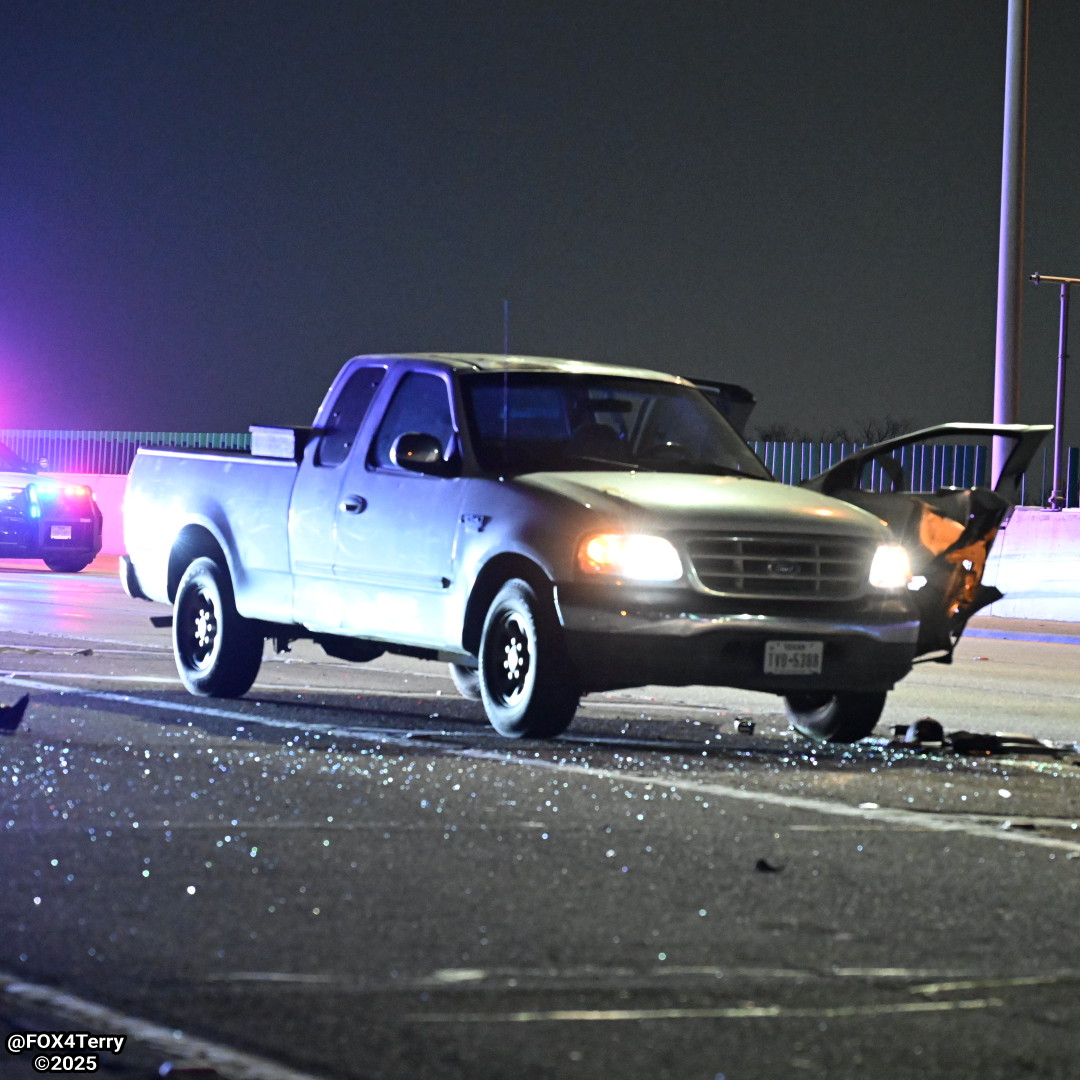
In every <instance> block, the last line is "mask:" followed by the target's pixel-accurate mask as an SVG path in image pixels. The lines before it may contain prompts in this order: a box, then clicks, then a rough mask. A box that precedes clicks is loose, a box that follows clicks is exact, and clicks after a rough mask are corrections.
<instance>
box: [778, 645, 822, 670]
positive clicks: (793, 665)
mask: <svg viewBox="0 0 1080 1080" xmlns="http://www.w3.org/2000/svg"><path fill="white" fill-rule="evenodd" d="M824 655H825V643H824V642H823V641H766V642H765V674H766V675H820V674H821V661H822V658H823V657H824Z"/></svg>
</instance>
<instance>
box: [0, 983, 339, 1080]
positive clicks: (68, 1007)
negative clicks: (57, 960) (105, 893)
mask: <svg viewBox="0 0 1080 1080" xmlns="http://www.w3.org/2000/svg"><path fill="white" fill-rule="evenodd" d="M0 994H3V995H4V996H6V997H8V998H11V999H12V1000H13V1001H16V1002H19V1003H21V1004H22V1005H23V1007H25V1006H26V1005H35V1006H39V1007H44V1008H46V1009H48V1010H50V1011H54V1012H57V1013H60V1014H61V1015H63V1016H65V1017H69V1018H70V1019H71V1020H72V1021H74V1022H76V1023H78V1024H79V1025H80V1026H81V1027H83V1028H88V1029H93V1030H96V1031H98V1032H106V1031H107V1032H109V1033H110V1034H115V1035H127V1036H128V1037H129V1038H130V1039H131V1040H132V1041H134V1042H137V1043H139V1044H140V1045H141V1046H144V1047H149V1048H150V1049H151V1050H154V1051H157V1052H159V1053H160V1054H161V1055H162V1058H163V1059H164V1060H168V1061H173V1062H180V1061H183V1062H185V1063H190V1062H197V1063H198V1064H200V1065H203V1066H209V1067H212V1068H213V1069H214V1070H215V1072H216V1073H217V1075H219V1076H221V1077H223V1078H224V1080H323V1078H322V1077H320V1076H318V1075H316V1074H314V1073H307V1072H300V1071H299V1070H297V1069H290V1068H288V1067H286V1066H284V1065H278V1064H276V1063H275V1062H273V1061H270V1060H268V1059H267V1058H262V1057H256V1056H255V1055H254V1054H245V1053H243V1052H242V1051H240V1050H234V1049H233V1048H232V1047H230V1046H223V1045H222V1044H221V1043H215V1042H210V1041H209V1040H207V1039H198V1038H195V1037H194V1036H192V1035H185V1034H184V1032H182V1031H178V1030H177V1029H176V1028H171V1027H164V1026H162V1025H161V1024H154V1023H151V1022H150V1021H148V1020H143V1019H141V1018H139V1017H137V1016H128V1015H126V1014H125V1013H121V1012H117V1011H116V1010H115V1009H110V1008H108V1007H107V1006H105V1005H98V1004H96V1003H95V1002H93V1001H87V1000H86V999H85V998H81V997H76V996H75V995H74V994H68V993H65V992H64V991H62V990H57V989H55V988H54V987H51V986H41V985H39V984H37V983H28V982H23V981H22V980H21V979H18V978H16V977H15V976H14V975H9V974H7V973H5V972H0Z"/></svg>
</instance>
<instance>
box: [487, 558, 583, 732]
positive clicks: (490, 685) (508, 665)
mask: <svg viewBox="0 0 1080 1080" xmlns="http://www.w3.org/2000/svg"><path fill="white" fill-rule="evenodd" d="M479 681H480V696H481V699H482V701H483V703H484V711H485V712H486V713H487V716H488V720H490V721H491V726H492V727H493V728H494V729H495V730H496V731H497V732H498V733H499V734H500V735H505V736H506V737H507V738H511V739H523V738H528V739H550V738H554V737H555V736H556V735H561V734H562V733H563V732H564V731H565V730H566V729H567V728H568V727H569V726H570V722H571V721H572V720H573V718H574V713H575V712H576V711H577V706H578V701H579V700H580V698H581V692H580V690H579V689H578V683H577V678H576V677H575V675H574V672H573V670H572V668H571V665H570V661H569V658H568V657H567V654H566V648H565V645H564V642H563V637H562V628H561V627H560V626H559V622H558V619H557V618H556V616H555V607H554V604H552V602H551V600H550V599H548V598H547V597H543V598H542V597H540V596H538V595H537V593H536V590H534V589H533V587H532V586H531V585H530V584H529V583H528V582H526V581H522V580H521V579H519V578H514V579H511V580H510V581H508V582H507V583H506V584H505V585H504V586H503V587H502V588H501V589H500V590H499V592H498V594H497V595H496V597H495V599H494V600H493V601H492V602H491V607H490V608H489V609H488V613H487V617H486V618H485V620H484V629H483V634H482V635H481V638H480V680H479Z"/></svg>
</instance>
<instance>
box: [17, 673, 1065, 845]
mask: <svg viewBox="0 0 1080 1080" xmlns="http://www.w3.org/2000/svg"><path fill="white" fill-rule="evenodd" d="M7 681H8V682H11V683H13V684H14V685H17V686H20V687H24V688H26V689H31V690H32V689H39V690H47V691H53V692H60V693H63V692H64V691H63V688H62V687H57V686H53V685H50V684H49V683H37V682H36V681H35V680H33V679H23V678H17V679H11V680H7ZM81 693H84V694H85V695H86V696H87V697H94V698H99V699H101V700H103V701H116V702H121V703H123V704H125V705H138V706H140V707H143V708H148V709H160V710H164V711H166V712H181V713H194V714H196V715H199V716H210V717H216V718H219V719H224V720H234V721H238V722H240V723H243V724H262V725H264V726H266V727H278V728H285V729H301V730H304V731H312V732H318V733H320V734H328V735H335V736H339V737H341V738H348V739H352V740H354V741H363V742H370V743H374V744H378V745H381V746H398V747H411V748H415V746H416V745H417V744H416V741H415V740H414V739H411V738H409V737H408V735H407V734H404V735H403V734H400V733H397V732H395V731H381V730H374V731H373V730H370V729H368V730H364V729H359V730H357V729H354V728H349V727H341V726H340V725H331V724H312V723H307V722H301V721H297V720H278V719H275V718H273V717H269V716H259V715H252V714H251V713H243V712H235V711H233V710H231V709H219V708H217V707H216V706H212V705H210V704H208V703H207V704H202V703H199V704H194V703H192V704H188V703H187V702H171V703H170V702H164V701H155V700H154V699H153V698H140V697H134V696H132V695H129V694H111V693H108V692H105V691H100V690H84V691H81ZM402 696H406V697H407V696H408V695H402ZM553 745H556V746H557V744H553ZM455 753H456V754H457V756H458V757H461V758H463V759H465V760H468V761H471V760H480V761H493V762H499V763H502V764H506V763H507V762H510V761H513V762H516V763H518V764H520V765H522V766H525V767H529V768H534V769H547V770H550V771H552V772H565V773H572V774H574V775H576V776H584V777H588V778H590V779H593V780H604V781H609V782H614V783H619V784H625V785H633V786H635V787H645V788H650V789H651V788H657V789H660V790H663V789H665V788H666V789H668V790H678V791H686V792H691V793H693V794H695V795H708V796H710V797H713V798H720V799H737V800H741V801H743V802H755V803H758V804H759V805H762V806H776V807H779V808H781V809H784V810H802V811H805V812H807V813H811V814H824V815H826V816H830V817H841V818H849V819H857V820H858V821H860V822H863V823H865V824H878V825H880V824H885V825H893V826H898V827H900V828H903V829H916V830H922V831H925V832H941V833H963V834H964V835H966V836H971V837H978V838H979V839H982V840H998V841H1003V842H1005V843H1013V844H1023V845H1026V846H1028V847H1040V848H1046V849H1048V850H1051V851H1064V852H1066V854H1067V856H1068V857H1069V858H1080V840H1068V839H1064V838H1061V837H1053V836H1039V835H1036V834H1032V833H1030V832H1027V831H1021V830H1016V829H1006V828H1001V827H997V826H1000V825H1001V824H1003V823H1004V821H1005V820H1007V819H1004V818H1003V819H1001V821H996V820H995V821H994V822H992V823H988V822H987V820H986V819H985V818H983V819H981V820H977V821H972V820H971V819H970V818H969V817H967V816H966V815H964V814H940V813H935V812H931V811H917V810H899V809H894V808H890V807H884V806H881V807H875V808H873V809H868V808H865V807H861V806H852V805H850V804H848V803H841V802H832V801H826V800H823V799H811V798H807V797H806V796H802V795H783V794H779V793H777V792H771V791H753V790H748V789H746V788H739V787H732V786H731V785H729V784H721V783H717V782H715V781H709V780H695V779H691V778H687V777H679V776H666V775H662V774H659V773H626V772H622V771H620V770H618V769H603V768H597V767H596V766H590V765H578V764H575V763H572V762H565V761H546V760H544V759H543V758H539V757H533V758H518V757H515V756H513V752H512V749H510V748H508V749H507V750H481V749H469V748H465V749H461V750H456V751H455ZM1076 825H1077V822H1076V821H1075V820H1074V819H1067V818H1063V819H1062V820H1061V822H1060V828H1074V827H1075V826H1076Z"/></svg>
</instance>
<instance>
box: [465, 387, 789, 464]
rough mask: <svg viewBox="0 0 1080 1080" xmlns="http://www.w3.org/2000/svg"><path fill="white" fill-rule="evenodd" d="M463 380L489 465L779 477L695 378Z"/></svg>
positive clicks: (474, 433)
mask: <svg viewBox="0 0 1080 1080" xmlns="http://www.w3.org/2000/svg"><path fill="white" fill-rule="evenodd" d="M461 386H462V388H463V398H464V403H465V411H466V418H467V422H468V427H469V433H470V436H471V439H472V444H473V449H474V452H475V454H476V457H477V460H478V461H479V463H480V465H481V467H482V468H483V469H484V470H486V471H492V472H496V471H497V472H511V473H521V472H547V471H565V470H587V469H592V470H597V469H641V470H647V471H651V472H672V473H686V472H694V473H707V474H726V475H730V474H732V473H738V474H741V475H746V476H751V477H755V478H757V479H761V480H771V479H772V476H771V475H770V473H769V472H768V470H767V469H766V468H765V466H764V465H762V463H761V462H760V461H759V460H758V458H757V457H755V455H754V453H753V451H752V450H751V449H750V448H749V447H748V446H747V445H746V443H745V442H744V441H743V440H742V438H741V437H740V436H739V435H738V434H737V433H736V432H735V430H734V429H733V428H732V427H731V425H730V424H729V423H728V422H727V421H726V420H725V419H724V418H723V417H722V416H721V415H720V413H719V412H718V411H717V410H716V409H715V408H714V407H713V406H712V405H710V404H709V403H708V402H707V401H706V400H705V398H704V397H703V396H702V395H701V394H700V393H699V392H698V391H697V390H695V389H693V388H692V387H689V386H682V385H679V384H677V383H664V382H659V381H655V380H651V379H634V378H619V377H607V376H600V375H576V374H571V373H566V372H507V373H505V374H504V373H502V372H484V373H477V374H468V375H462V376H461Z"/></svg>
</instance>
